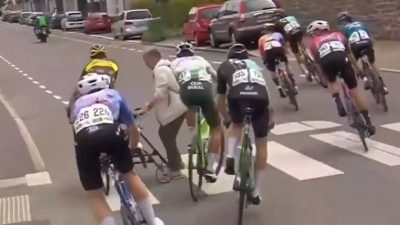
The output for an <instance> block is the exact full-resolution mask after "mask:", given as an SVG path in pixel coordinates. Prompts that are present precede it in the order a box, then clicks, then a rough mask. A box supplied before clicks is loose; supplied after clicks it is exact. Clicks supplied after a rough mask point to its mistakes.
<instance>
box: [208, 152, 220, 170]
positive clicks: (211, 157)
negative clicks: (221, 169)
mask: <svg viewBox="0 0 400 225" xmlns="http://www.w3.org/2000/svg"><path fill="white" fill-rule="evenodd" d="M207 157H208V161H207V164H208V165H207V170H208V171H211V172H215V171H214V170H215V164H216V163H217V162H218V161H219V154H215V153H208V154H207Z"/></svg>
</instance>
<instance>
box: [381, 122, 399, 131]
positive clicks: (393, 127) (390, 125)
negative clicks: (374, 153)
mask: <svg viewBox="0 0 400 225" xmlns="http://www.w3.org/2000/svg"><path fill="white" fill-rule="evenodd" d="M381 127H383V128H386V129H390V130H394V131H397V132H400V123H388V124H384V125H381Z"/></svg>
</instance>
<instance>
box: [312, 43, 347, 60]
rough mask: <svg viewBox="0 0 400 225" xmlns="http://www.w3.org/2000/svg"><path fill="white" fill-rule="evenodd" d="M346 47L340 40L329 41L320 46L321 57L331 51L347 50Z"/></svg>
mask: <svg viewBox="0 0 400 225" xmlns="http://www.w3.org/2000/svg"><path fill="white" fill-rule="evenodd" d="M345 49H346V48H345V47H344V45H343V43H342V42H340V41H331V42H327V43H324V44H323V45H321V47H319V49H318V51H319V57H320V58H323V57H324V56H326V55H328V54H329V53H331V52H337V51H345Z"/></svg>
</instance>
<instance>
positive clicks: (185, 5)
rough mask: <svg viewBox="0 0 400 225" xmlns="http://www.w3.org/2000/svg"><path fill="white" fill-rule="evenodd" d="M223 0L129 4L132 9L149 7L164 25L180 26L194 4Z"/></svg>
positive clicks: (222, 0)
mask: <svg viewBox="0 0 400 225" xmlns="http://www.w3.org/2000/svg"><path fill="white" fill-rule="evenodd" d="M223 2H225V0H169V1H168V3H156V2H155V0H139V1H137V2H134V3H133V4H132V5H131V8H132V9H138V8H145V9H149V10H150V11H151V12H152V13H153V16H154V17H161V19H162V22H163V24H164V26H165V27H167V28H172V29H179V28H182V25H183V23H184V22H185V20H186V19H187V16H188V13H189V10H190V9H191V8H192V7H193V6H194V5H199V4H204V3H223Z"/></svg>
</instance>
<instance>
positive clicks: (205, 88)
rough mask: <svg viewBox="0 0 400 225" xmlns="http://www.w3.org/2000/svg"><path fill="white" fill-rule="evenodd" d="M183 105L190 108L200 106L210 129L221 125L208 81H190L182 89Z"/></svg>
mask: <svg viewBox="0 0 400 225" xmlns="http://www.w3.org/2000/svg"><path fill="white" fill-rule="evenodd" d="M180 96H181V100H182V102H183V104H185V105H186V106H187V107H188V108H192V107H194V106H199V107H200V108H201V112H202V114H203V116H204V118H205V119H206V121H207V123H208V125H209V126H210V128H216V127H218V126H219V125H220V124H221V121H220V118H219V113H218V109H217V106H216V103H215V101H214V98H213V94H212V84H211V83H210V82H206V81H197V80H190V81H187V82H186V83H184V84H182V85H181V87H180Z"/></svg>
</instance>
